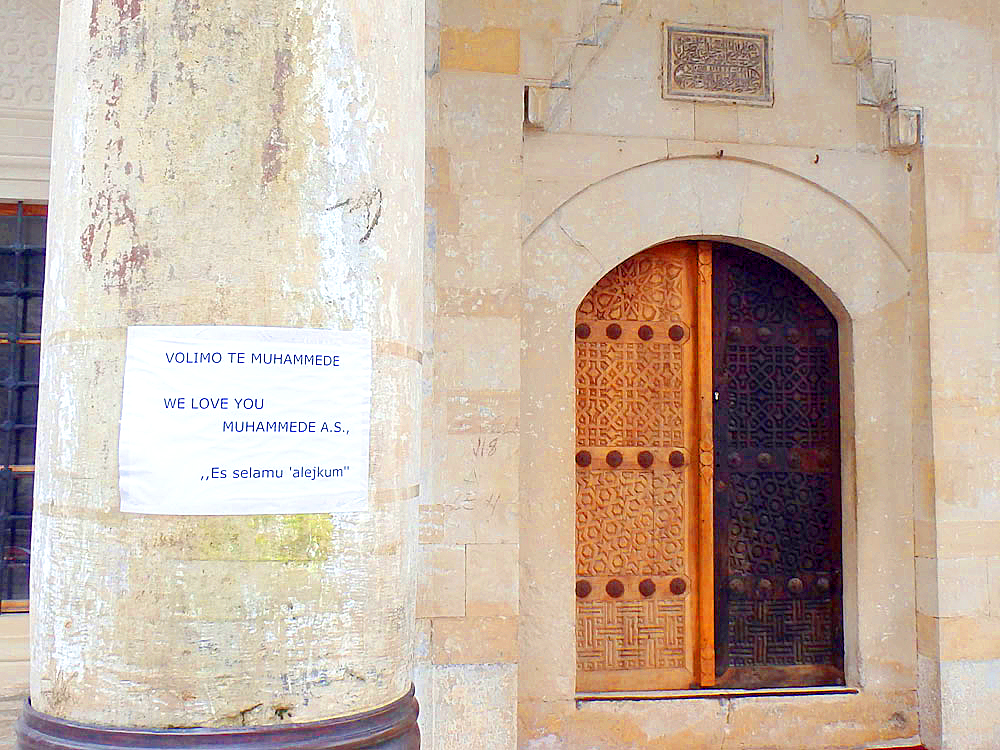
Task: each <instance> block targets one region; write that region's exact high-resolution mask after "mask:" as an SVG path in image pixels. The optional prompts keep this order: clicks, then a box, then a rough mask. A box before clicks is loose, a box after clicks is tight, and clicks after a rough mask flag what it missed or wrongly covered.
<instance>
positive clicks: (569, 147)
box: [524, 132, 667, 197]
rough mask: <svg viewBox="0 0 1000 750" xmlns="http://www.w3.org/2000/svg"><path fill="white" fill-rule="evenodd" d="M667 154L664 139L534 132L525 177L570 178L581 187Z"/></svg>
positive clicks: (526, 140) (527, 145)
mask: <svg viewBox="0 0 1000 750" xmlns="http://www.w3.org/2000/svg"><path fill="white" fill-rule="evenodd" d="M666 155H667V141H666V139H664V138H633V137H628V138H626V137H617V136H600V135H582V134H578V133H546V132H538V133H530V134H526V135H525V138H524V177H525V179H526V180H545V181H554V180H568V181H571V182H572V183H573V184H575V185H578V186H579V187H578V188H577V189H581V188H584V187H586V186H587V185H591V184H593V183H595V182H597V181H599V180H600V179H602V178H604V177H607V176H608V175H612V174H615V173H616V172H621V171H622V170H623V169H627V168H629V167H634V166H636V165H638V164H645V163H646V162H650V161H655V160H656V159H662V158H664V157H665V156H666ZM574 192H576V191H574ZM566 197H569V196H568V195H567V196H566Z"/></svg>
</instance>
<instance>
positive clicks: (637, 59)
mask: <svg viewBox="0 0 1000 750" xmlns="http://www.w3.org/2000/svg"><path fill="white" fill-rule="evenodd" d="M661 23H662V19H658V18H654V17H650V16H648V15H645V14H641V13H626V14H625V15H624V17H623V18H622V19H621V25H620V26H619V28H618V30H617V31H616V32H614V35H613V36H612V37H611V38H610V40H608V41H607V42H606V43H605V47H604V48H603V49H601V50H600V52H599V53H598V55H597V57H596V58H595V59H594V61H593V63H592V64H591V67H590V68H589V70H587V71H586V72H585V73H583V75H584V76H585V77H589V76H596V77H598V78H606V79H622V78H634V79H642V80H646V81H656V82H657V83H658V82H659V78H660V74H661V72H662V71H661V60H662V57H663V55H662V49H661V47H662V43H663V42H662V34H661Z"/></svg>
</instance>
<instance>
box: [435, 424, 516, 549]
mask: <svg viewBox="0 0 1000 750" xmlns="http://www.w3.org/2000/svg"><path fill="white" fill-rule="evenodd" d="M440 442H441V444H442V446H443V449H444V450H443V453H442V454H441V462H440V468H439V474H438V475H439V481H440V485H441V492H440V495H441V497H442V500H443V502H444V529H443V536H444V541H445V542H446V543H449V544H459V543H460V544H465V543H475V542H480V543H490V542H515V541H517V526H518V515H517V513H518V494H517V481H518V469H517V466H518V461H517V454H518V439H517V435H516V434H513V433H502V434H489V433H487V434H449V435H447V436H443V437H442V438H441V439H440Z"/></svg>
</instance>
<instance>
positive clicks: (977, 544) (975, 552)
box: [937, 519, 1000, 559]
mask: <svg viewBox="0 0 1000 750" xmlns="http://www.w3.org/2000/svg"><path fill="white" fill-rule="evenodd" d="M937 555H938V557H975V558H979V559H982V558H986V557H989V556H991V555H1000V521H993V520H982V521H952V520H947V519H943V520H941V521H938V523H937Z"/></svg>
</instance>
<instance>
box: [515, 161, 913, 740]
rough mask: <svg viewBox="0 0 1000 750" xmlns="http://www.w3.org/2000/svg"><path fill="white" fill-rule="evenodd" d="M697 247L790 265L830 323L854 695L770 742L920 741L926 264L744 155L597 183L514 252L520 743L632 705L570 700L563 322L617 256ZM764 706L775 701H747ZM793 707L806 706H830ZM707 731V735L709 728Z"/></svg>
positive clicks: (566, 341)
mask: <svg viewBox="0 0 1000 750" xmlns="http://www.w3.org/2000/svg"><path fill="white" fill-rule="evenodd" d="M693 239H704V240H716V241H722V242H729V243H732V244H735V245H740V246H743V247H746V248H748V249H751V250H755V251H756V252H759V253H761V254H763V255H766V256H768V257H770V258H771V259H773V260H775V261H777V262H778V263H780V264H782V265H784V266H786V267H788V268H789V269H791V270H792V271H793V272H794V273H796V274H797V275H798V276H799V277H800V278H802V279H803V280H804V281H805V282H806V283H807V284H808V285H809V286H810V287H811V288H812V289H813V290H814V291H815V292H816V293H817V294H818V295H819V296H820V298H821V299H822V300H823V302H824V303H825V304H826V305H827V307H828V308H829V309H830V310H831V311H832V312H833V314H834V316H835V317H836V318H837V321H838V324H839V327H840V366H841V435H842V438H841V440H842V448H841V455H842V478H843V492H842V502H843V506H842V507H843V534H844V560H843V561H844V612H845V614H844V619H845V651H846V664H845V667H846V678H847V684H848V686H849V687H852V688H854V689H855V691H856V692H853V693H849V694H842V695H839V696H837V697H836V699H835V703H836V709H835V710H836V712H837V714H838V717H839V718H840V719H841V721H839V722H838V723H837V725H836V726H832V725H829V724H828V722H827V721H825V718H826V717H828V715H829V714H828V713H827V711H811V712H810V711H805V712H802V713H799V712H797V718H796V721H795V722H787V723H786V725H785V726H784V727H783V728H781V727H776V728H774V730H773V731H774V734H772V733H769V734H768V737H769V741H772V742H774V743H775V744H777V743H778V742H780V741H781V737H782V733H783V732H788V733H789V737H791V736H798V737H801V736H813V737H815V738H817V741H819V740H820V739H822V741H823V742H826V743H829V744H836V743H839V742H843V743H844V744H849V743H857V742H859V741H864V740H869V739H870V740H871V741H875V740H879V739H890V738H896V737H906V736H915V735H916V734H917V712H916V705H917V633H916V615H915V601H916V594H915V589H916V586H915V576H914V559H913V518H914V510H915V507H916V503H917V502H920V503H924V502H927V499H926V498H918V497H916V494H915V492H916V491H915V487H918V486H919V485H917V484H916V483H915V482H914V467H913V437H914V435H915V434H916V433H915V429H916V428H917V427H918V426H919V420H920V419H921V418H922V417H921V416H920V413H921V412H919V408H918V407H919V401H920V398H919V394H915V393H914V386H913V383H914V382H917V378H916V375H917V373H918V372H919V368H920V367H922V366H925V364H926V363H925V362H924V360H923V359H919V355H917V354H915V353H914V352H913V351H911V347H910V346H909V334H910V332H911V331H912V330H913V328H914V325H915V322H916V319H915V315H916V314H919V311H922V310H923V309H924V308H923V307H922V306H921V305H920V304H918V303H915V299H918V298H919V294H913V292H914V274H913V273H911V269H912V268H913V267H914V266H915V265H918V264H915V263H913V262H912V261H911V260H910V259H909V258H908V257H907V256H908V254H909V248H907V249H905V251H901V250H900V249H897V248H894V247H892V246H891V245H890V243H889V241H888V240H887V239H886V237H885V236H883V235H882V234H881V233H880V232H879V231H878V230H877V229H876V227H875V226H874V225H873V224H872V222H871V221H869V220H868V219H867V218H866V217H865V216H864V215H863V214H861V213H860V212H859V211H857V210H856V209H855V208H853V207H852V206H850V205H849V204H848V203H846V202H845V201H843V200H842V199H840V198H838V197H837V196H835V195H834V194H832V193H830V192H829V191H827V190H825V189H824V188H822V187H820V186H818V185H816V184H815V183H813V182H810V181H808V180H806V179H803V178H801V177H799V176H797V175H794V174H792V173H790V172H788V171H786V170H784V169H780V168H777V167H773V166H770V165H767V164H764V163H761V162H756V161H750V160H746V159H738V158H716V157H682V158H675V159H661V160H657V161H654V162H650V163H648V164H644V165H641V166H638V167H633V168H630V169H627V170H624V171H622V172H619V173H617V174H615V175H612V176H610V177H608V178H606V179H603V180H600V181H598V182H596V183H594V184H593V185H591V186H589V187H587V188H586V189H584V190H582V191H580V192H579V193H577V194H576V195H574V196H573V197H572V198H570V199H569V200H567V201H566V202H565V203H563V204H562V205H561V206H560V207H559V208H557V209H556V210H555V211H554V212H553V213H552V214H551V215H550V216H548V217H547V218H546V219H545V220H544V221H542V222H541V223H540V224H539V225H538V227H537V228H536V229H535V230H534V231H532V232H531V233H530V234H529V235H528V236H527V237H526V239H525V241H524V244H523V248H522V300H523V301H522V310H521V340H522V346H521V387H522V390H521V426H522V443H521V458H520V498H521V521H520V524H521V525H520V529H521V531H520V554H521V562H520V566H521V567H520V602H521V617H520V664H519V670H518V673H519V677H518V701H519V706H518V710H519V724H520V727H521V732H522V744H524V739H525V737H532V736H537V735H539V733H541V732H543V731H545V728H546V727H553V726H556V725H558V726H560V727H561V728H562V729H561V731H563V732H565V733H566V734H567V736H572V734H573V732H574V728H573V727H574V725H575V726H578V727H583V726H584V724H586V725H589V726H591V727H593V726H595V725H594V723H593V722H594V717H593V715H592V714H594V713H595V712H600V711H609V710H610V711H614V710H630V709H627V708H623V705H624V706H633V707H635V706H637V704H620V703H618V704H616V703H615V702H601V703H600V704H597V703H592V704H588V703H577V701H576V694H575V675H576V666H575V642H574V618H573V611H574V593H573V581H574V578H573V575H574V543H575V537H574V517H575V493H574V459H573V456H574V454H573V449H574V440H573V435H574V432H573V430H574V413H575V411H574V410H575V405H574V394H573V382H574V378H573V321H574V313H575V310H576V307H577V305H578V304H579V302H580V300H581V299H582V298H583V296H584V295H585V294H586V293H587V291H588V290H589V289H590V288H591V287H592V286H593V284H594V283H595V282H596V281H597V280H598V279H600V278H601V277H602V276H603V275H604V274H605V273H606V272H607V271H609V270H610V269H612V268H614V267H615V266H616V265H617V264H619V263H620V262H621V261H623V260H624V259H625V258H627V257H629V256H631V255H634V254H635V253H638V252H640V251H642V250H644V249H646V248H649V247H652V246H654V245H657V244H659V243H662V242H667V241H674V240H693ZM919 265H920V267H922V264H919ZM922 288H923V287H922V285H920V287H919V289H921V290H922ZM924 357H925V355H924ZM859 530H860V531H859ZM756 700H760V701H767V700H771V699H769V698H763V697H762V698H760V699H749V703H753V702H754V701H756ZM785 700H794V701H797V702H798V704H797V705H798V706H800V707H802V708H808V706H809V705H810V703H811V702H813V701H826V702H829V701H830V700H834V699H832V698H831V697H830V696H794V697H793V698H790V699H785ZM696 703H697V704H702V705H707V704H709V703H712V702H710V701H697V702H696ZM693 705H694V704H693V703H692V702H691V701H679V700H661V701H656V702H655V703H652V702H651V703H649V704H646V705H642V706H641V707H637V708H635V711H636V712H637V713H641V714H643V715H646V716H649V717H650V718H651V719H652V718H655V719H656V720H657V721H666V722H670V721H673V720H676V721H677V722H678V724H677V725H678V726H684V725H687V726H690V725H691V715H692V711H693V712H694V713H696V714H697V713H699V712H701V713H705V712H706V711H708V709H705V710H702V709H701V708H697V707H695V708H692V706H693ZM615 706H617V707H618V708H617V709H616V708H614V707H615ZM873 711H874V714H873V713H872V712H873ZM895 712H898V714H899V716H902V717H903V721H902V722H899V721H897V725H898V724H900V723H901V724H902V726H896V727H894V728H892V731H891V734H890V735H888V736H887V735H885V734H884V731H886V728H884V727H882V726H875V725H874V723H875V720H874V719H873V718H872V717H873V716H877V715H881V716H882V718H881V719H880V720H878V723H879V724H884V723H885V722H886V721H888V720H889V716H890V715H895ZM709 713H710V711H709ZM883 714H884V715H883ZM869 727H870V729H869ZM704 731H706V732H708V733H709V734H711V733H712V732H713V731H714V730H713V729H712V725H711V722H707V723H706V724H705V729H704ZM869 732H870V735H869ZM685 736H687V737H690V734H688V735H685ZM706 739H707V737H706ZM820 744H822V743H820Z"/></svg>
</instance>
